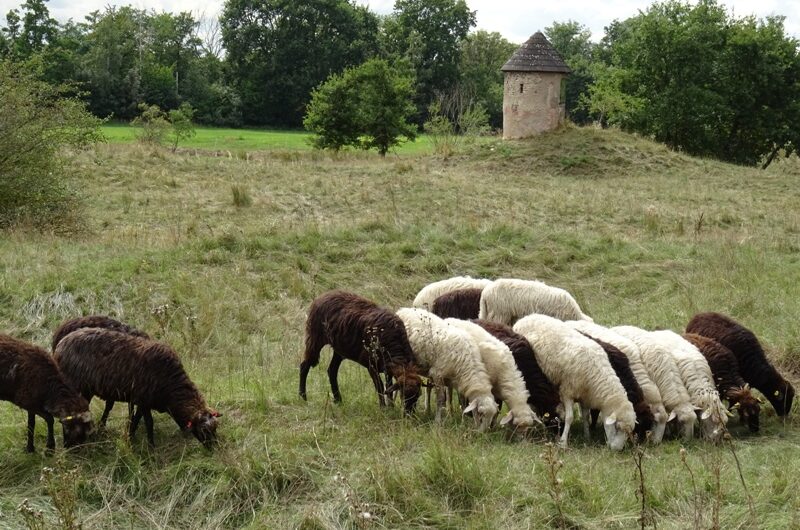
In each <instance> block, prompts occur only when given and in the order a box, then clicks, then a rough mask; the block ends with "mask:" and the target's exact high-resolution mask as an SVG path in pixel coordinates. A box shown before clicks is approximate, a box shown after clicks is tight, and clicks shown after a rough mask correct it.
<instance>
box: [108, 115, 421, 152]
mask: <svg viewBox="0 0 800 530" xmlns="http://www.w3.org/2000/svg"><path fill="white" fill-rule="evenodd" d="M196 131H197V134H196V135H195V136H194V137H193V138H190V139H189V140H186V141H183V142H181V143H180V144H179V147H189V148H193V149H208V150H210V151H220V150H228V151H262V150H292V151H295V150H303V151H309V150H311V149H312V147H311V145H310V144H309V143H308V139H309V138H310V137H311V134H309V133H307V132H305V131H286V130H270V129H224V128H218V127H198V128H197V129H196ZM103 133H104V134H105V135H106V138H108V141H109V142H110V143H114V144H127V143H132V142H135V141H136V129H135V128H134V127H131V126H130V125H128V124H122V123H117V124H108V125H104V126H103ZM395 152H397V153H399V154H427V153H430V152H431V143H430V140H429V138H428V137H427V136H424V135H423V136H420V137H419V138H417V140H416V141H415V142H410V143H405V144H403V145H401V146H400V147H399V148H397V149H396V150H395Z"/></svg>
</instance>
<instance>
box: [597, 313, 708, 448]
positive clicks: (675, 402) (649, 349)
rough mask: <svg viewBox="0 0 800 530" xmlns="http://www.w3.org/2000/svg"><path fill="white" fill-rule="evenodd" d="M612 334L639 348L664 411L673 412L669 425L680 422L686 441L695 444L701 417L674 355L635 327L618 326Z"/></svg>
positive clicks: (670, 414) (644, 331) (648, 333)
mask: <svg viewBox="0 0 800 530" xmlns="http://www.w3.org/2000/svg"><path fill="white" fill-rule="evenodd" d="M611 331H613V332H614V333H617V334H619V335H622V336H623V337H625V338H627V339H629V340H630V341H632V342H633V343H634V344H636V346H637V347H638V348H639V353H640V354H641V358H642V363H643V364H644V366H645V368H647V373H648V374H649V375H650V378H651V379H652V381H653V382H654V383H655V384H656V386H658V391H659V392H660V393H661V399H663V400H664V407H665V408H666V410H667V411H668V412H669V417H668V418H667V422H669V421H672V420H673V419H677V421H678V423H679V424H680V425H682V431H683V438H684V439H685V440H687V441H688V440H691V439H692V438H693V437H694V425H695V423H696V422H697V415H696V414H695V411H694V406H693V405H692V402H691V399H690V397H689V392H688V391H687V390H686V387H685V386H684V384H683V379H682V378H681V374H680V372H679V371H678V366H677V365H676V364H675V360H674V359H673V358H672V355H671V354H670V353H669V351H668V350H667V349H665V348H664V347H663V345H661V344H660V343H659V342H658V341H657V340H655V339H654V338H653V337H652V335H651V332H649V331H646V330H643V329H641V328H637V327H635V326H617V327H613V328H611Z"/></svg>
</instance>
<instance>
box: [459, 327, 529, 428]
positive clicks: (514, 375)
mask: <svg viewBox="0 0 800 530" xmlns="http://www.w3.org/2000/svg"><path fill="white" fill-rule="evenodd" d="M445 322H447V323H448V324H450V325H452V326H455V327H457V328H460V329H462V330H464V331H465V332H466V333H467V334H469V336H470V337H471V338H472V340H474V341H475V343H476V344H477V345H478V350H479V351H480V353H481V359H482V360H483V364H484V366H485V367H486V372H487V373H488V374H489V381H491V383H492V388H493V391H494V396H495V398H497V399H500V400H502V401H505V402H506V403H507V404H508V410H509V412H508V414H507V415H506V416H505V417H504V418H503V419H502V420H501V421H500V425H505V424H506V423H508V422H509V421H511V422H512V425H513V426H514V427H516V428H519V429H528V428H530V427H533V424H534V422H536V421H537V418H536V414H534V412H533V410H532V409H531V407H530V405H528V398H530V393H529V392H528V389H527V387H526V386H525V380H524V379H523V378H522V373H520V371H519V370H518V369H517V363H516V362H514V356H513V355H512V354H511V350H510V349H508V346H506V345H505V344H504V343H503V341H501V340H500V339H498V338H496V337H495V336H494V335H492V334H491V333H489V332H488V331H486V330H485V329H483V328H482V327H480V326H479V325H478V324H474V323H472V322H468V321H466V320H459V319H456V318H446V319H445Z"/></svg>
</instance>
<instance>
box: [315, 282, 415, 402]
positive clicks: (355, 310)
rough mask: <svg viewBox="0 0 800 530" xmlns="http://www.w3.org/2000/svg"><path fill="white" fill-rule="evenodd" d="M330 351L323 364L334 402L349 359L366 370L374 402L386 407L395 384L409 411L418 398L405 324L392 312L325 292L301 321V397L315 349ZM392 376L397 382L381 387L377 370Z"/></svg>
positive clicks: (353, 297) (354, 297)
mask: <svg viewBox="0 0 800 530" xmlns="http://www.w3.org/2000/svg"><path fill="white" fill-rule="evenodd" d="M326 344H328V345H330V346H331V348H332V349H333V357H332V358H331V362H330V364H329V365H328V379H329V380H330V385H331V391H332V392H333V400H334V401H335V402H337V403H339V402H341V401H342V395H341V393H340V392H339V382H338V377H337V376H338V373H339V366H340V365H341V364H342V361H343V360H344V359H351V360H353V361H355V362H357V363H359V364H361V365H362V366H364V367H366V368H367V371H368V372H369V375H370V377H371V378H372V383H373V385H374V386H375V390H376V391H377V392H378V402H379V404H380V405H381V406H384V405H385V397H386V395H385V394H388V395H391V394H392V392H393V391H394V390H395V389H397V388H400V389H401V390H402V393H403V401H404V403H405V410H406V412H409V413H410V412H412V411H413V410H414V406H415V405H416V403H417V399H419V393H420V385H421V379H420V377H419V375H418V374H417V367H416V365H415V360H414V353H413V352H412V350H411V345H410V344H409V342H408V336H407V335H406V328H405V326H404V325H403V322H402V321H401V320H400V319H399V318H397V315H395V314H394V313H392V312H391V311H389V310H388V309H384V308H382V307H379V306H378V305H377V304H375V303H374V302H371V301H370V300H367V299H366V298H363V297H361V296H359V295H357V294H353V293H348V292H345V291H329V292H327V293H324V294H322V295H320V296H318V297H317V298H315V299H314V301H313V302H312V303H311V307H310V309H309V311H308V319H307V320H306V343H305V352H304V355H303V361H302V362H301V363H300V397H301V398H303V399H304V400H306V399H307V397H306V378H307V377H308V371H309V370H310V369H311V367H312V366H317V364H319V356H320V351H321V350H322V348H323V347H324V346H325V345H326ZM383 371H385V372H386V373H387V378H388V374H391V375H392V376H393V377H394V378H395V379H396V383H394V384H393V385H390V386H389V388H387V389H386V390H384V387H383V382H382V381H381V377H380V373H381V372H383Z"/></svg>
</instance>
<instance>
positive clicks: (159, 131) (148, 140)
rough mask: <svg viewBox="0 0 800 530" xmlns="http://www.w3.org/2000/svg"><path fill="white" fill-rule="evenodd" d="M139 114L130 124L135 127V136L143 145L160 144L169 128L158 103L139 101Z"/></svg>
mask: <svg viewBox="0 0 800 530" xmlns="http://www.w3.org/2000/svg"><path fill="white" fill-rule="evenodd" d="M139 110H140V111H141V114H140V115H139V116H137V117H136V118H134V119H133V121H132V122H131V125H133V126H134V127H137V128H138V129H139V130H138V131H137V132H136V138H137V139H138V140H139V142H140V143H142V144H145V145H151V146H156V145H161V144H162V143H163V142H164V137H165V136H166V135H167V130H168V129H169V122H168V121H167V117H166V115H165V114H164V112H163V111H162V110H161V109H160V108H159V107H158V105H148V104H147V103H140V104H139Z"/></svg>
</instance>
